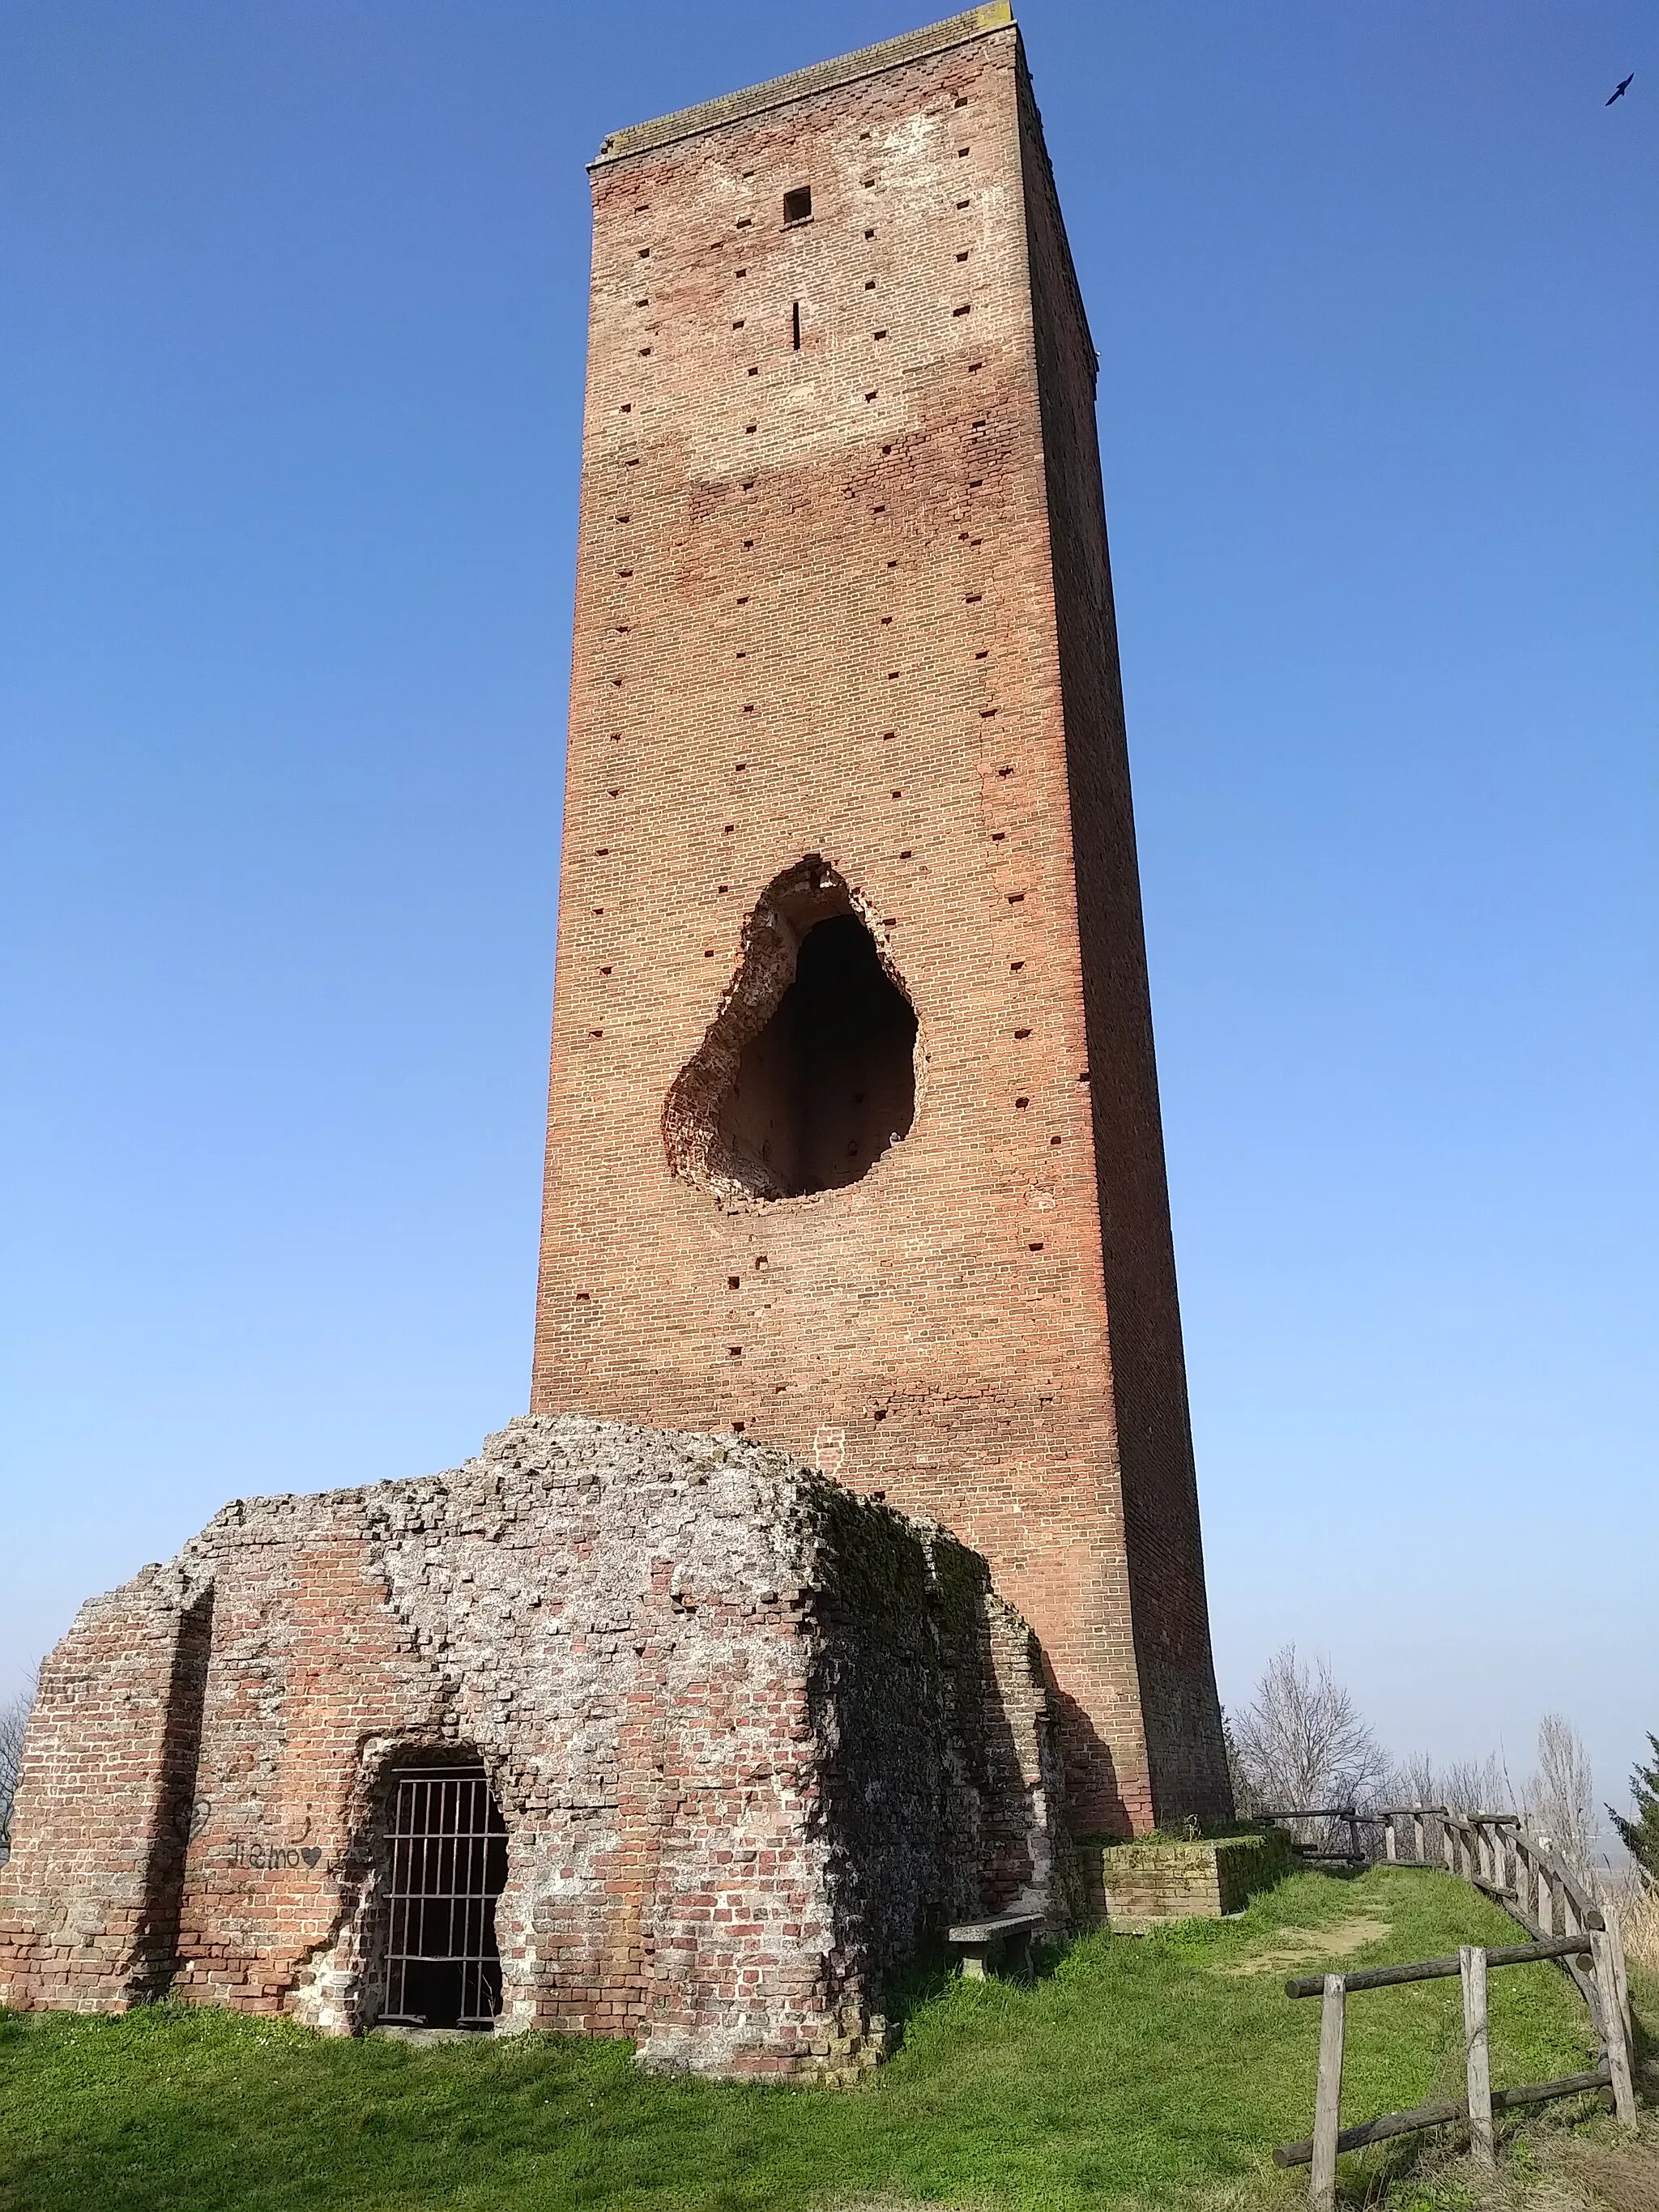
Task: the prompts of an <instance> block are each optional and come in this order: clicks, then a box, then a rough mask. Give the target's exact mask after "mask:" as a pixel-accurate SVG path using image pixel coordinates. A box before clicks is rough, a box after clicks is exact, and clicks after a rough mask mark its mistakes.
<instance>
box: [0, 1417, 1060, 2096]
mask: <svg viewBox="0 0 1659 2212" xmlns="http://www.w3.org/2000/svg"><path fill="white" fill-rule="evenodd" d="M479 1767H481V1768H482V1769H483V1775H484V1777H485V1778H487V1786H483V1787H481V1790H480V1793H479V1802H480V1803H481V1804H482V1803H483V1802H485V1801H486V1800H487V1798H488V1797H489V1796H493V1799H494V1808H495V1810H496V1811H497V1812H498V1813H499V1819H500V1826H501V1832H502V1834H503V1837H504V1843H505V1848H504V1850H500V1851H498V1852H496V1853H495V1854H494V1855H493V1863H494V1866H495V1869H496V1872H495V1887H496V1888H497V1889H498V1890H499V1894H498V1895H497V1896H495V1899H494V1900H493V1910H492V1911H489V1912H485V1913H481V1914H480V1915H479V1918H480V1921H481V1922H485V1921H487V1922H490V1923H493V1925H488V1926H483V1927H482V1928H481V1929H480V1931H479V1932H481V1933H482V1935H483V1939H484V1940H483V1942H481V1943H479V1944H477V1945H475V1946H474V1948H477V1949H478V1950H480V1951H481V1952H482V1953H483V1958H482V1960H481V1961H480V1962H479V1964H480V1970H481V1972H482V1973H483V1976H484V1978H485V1979H486V1980H487V1981H489V1988H488V1990H486V1991H485V1993H484V1996H483V2000H482V2001H477V1993H476V1992H475V1993H474V2001H473V2002H472V2003H471V2013H470V2014H469V2012H468V2009H467V2001H466V2000H465V1997H459V1996H458V1995H457V1990H456V1989H455V1988H452V1989H451V1990H449V1991H448V1993H447V1994H448V1996H449V1999H450V2002H449V2004H448V2008H447V2017H448V2018H450V2019H455V2018H457V2017H459V2018H460V2019H462V2020H465V2019H466V2018H468V2017H472V2018H476V2019H477V2020H478V2021H480V2022H481V2023H482V2022H484V2021H488V2019H489V2017H490V2016H491V2015H492V2014H493V2012H494V2011H495V2007H496V2006H497V2005H499V2008H500V2023H501V2027H504V2028H507V2029H512V2028H524V2027H547V2028H559V2029H565V2030H570V2031H580V2032H582V2033H597V2034H611V2035H631V2036H633V2037H635V2039H637V2041H638V2044H639V2047H640V2051H641V2057H642V2058H643V2059H644V2061H645V2062H646V2063H647V2064H650V2065H653V2066H667V2067H684V2068H687V2069H691V2070H694V2071H698V2072H708V2073H715V2074H747V2075H771V2076H779V2077H788V2076H802V2075H805V2076H808V2077H817V2078H823V2077H825V2076H828V2077H829V2078H832V2079H833V2078H837V2077H841V2076H844V2075H847V2074H848V2072H850V2071H853V2070H855V2069H858V2068H859V2067H860V2066H861V2065H866V2064H868V2063H872V2062H873V2060H874V2059H875V2058H876V2057H878V2056H879V2055H880V2051H881V2047H882V2038H883V2022H882V2017H881V2015H882V2008H883V2005H884V2002H885V1993H886V1991H887V1990H888V1988H889V1987H890V1983H891V1979H892V1977H893V1975H894V1973H895V1972H897V1971H898V1970H900V1969H902V1966H904V1965H905V1964H906V1963H907V1962H908V1961H909V1960H913V1959H915V1957H916V1956H917V1955H918V1954H924V1953H925V1952H926V1951H927V1948H928V1947H929V1945H930V1944H934V1943H937V1942H938V1939H939V1937H940V1936H941V1935H942V1933H943V1931H944V1929H945V1927H946V1926H947V1925H948V1924H949V1923H951V1921H952V1920H957V1919H962V1918H964V1917H965V1918H972V1917H975V1916H976V1915H978V1914H979V1913H981V1911H986V1910H991V1909H996V1908H999V1907H1004V1906H1006V1905H1010V1904H1011V1903H1012V1902H1014V1901H1016V1900H1018V1901H1020V1902H1027V1901H1030V1902H1034V1903H1035V1904H1036V1905H1037V1906H1038V1908H1039V1909H1044V1910H1047V1909H1048V1908H1049V1907H1050V1905H1051V1901H1054V1900H1056V1899H1057V1896H1058V1893H1057V1892H1056V1888H1055V1884H1056V1879H1057V1876H1058V1875H1060V1873H1061V1872H1062V1871H1063V1869H1061V1868H1060V1864H1059V1863H1058V1861H1057V1857H1056V1853H1057V1850H1061V1849H1063V1847H1062V1846H1061V1844H1060V1831H1059V1826H1058V1823H1059V1820H1060V1807H1059V1804H1058V1800H1057V1773H1056V1771H1054V1766H1053V1763H1052V1759H1051V1755H1050V1753H1049V1750H1048V1718H1047V1705H1046V1699H1045V1693H1044V1691H1043V1686H1042V1668H1041V1664H1040V1660H1039V1656H1038V1654H1037V1651H1036V1645H1035V1643H1034V1642H1033V1639H1032V1638H1031V1636H1030V1632H1029V1631H1028V1630H1027V1629H1026V1628H1025V1626H1024V1623H1023V1622H1022V1621H1020V1620H1019V1619H1018V1616H1017V1615H1016V1614H1015V1613H1013V1612H1012V1610H1011V1609H1010V1608H1009V1607H1007V1606H1006V1605H1004V1604H1003V1603H1002V1602H1001V1601H1000V1599H998V1598H997V1597H996V1596H995V1595H994V1593H993V1591H992V1589H991V1587H990V1581H989V1577H988V1575H987V1571H986V1569H985V1565H984V1562H983V1561H982V1560H981V1559H977V1558H975V1555H974V1554H973V1553H971V1552H969V1551H968V1550H966V1549H965V1548H964V1547H963V1546H962V1545H961V1544H959V1543H957V1542H956V1541H953V1540H952V1539H951V1537H949V1536H947V1535H945V1534H943V1533H942V1532H941V1531H939V1529H937V1528H931V1527H928V1526H926V1525H924V1524H921V1523H919V1522H915V1521H910V1520H907V1519H906V1518H904V1517H903V1516H902V1515H900V1514H899V1513H897V1512H896V1511H894V1510H891V1509H890V1508H889V1507H887V1506H884V1505H882V1504H878V1503H875V1502H873V1501H866V1500H862V1499H860V1498H855V1497H854V1495H853V1494H852V1493H851V1492H848V1491H847V1490H844V1489H843V1488H842V1487H841V1486H839V1485H838V1484H836V1483H833V1482H829V1481H827V1480H824V1479H823V1477H822V1476H819V1475H816V1474H810V1473H808V1472H807V1471H805V1469H802V1468H797V1467H796V1466H794V1465H793V1463H792V1462H789V1461H788V1460H787V1459H786V1458H784V1457H783V1456H782V1455H780V1454H779V1453H776V1452H774V1451H769V1450H766V1449H763V1448H762V1447H760V1446H757V1445H755V1444H751V1443H745V1442H742V1441H733V1440H731V1439H724V1440H717V1439H714V1438H710V1437H693V1436H670V1435H664V1434H660V1433H652V1432H649V1431H641V1430H637V1429H629V1428H625V1427H622V1426H619V1425H612V1424H607V1423H600V1422H594V1421H586V1420H581V1419H574V1418H569V1417H566V1418H564V1419H538V1418H537V1417H534V1416H529V1417H526V1418H525V1419H520V1420H517V1421H514V1422H513V1424H512V1425H511V1426H510V1427H508V1428H507V1429H506V1430H504V1431H502V1433H501V1435H499V1436H497V1437H491V1438H490V1439H489V1443H488V1444H487V1445H486V1446H485V1449H484V1452H483V1456H482V1457H481V1458H479V1459H477V1460H474V1461H473V1462H471V1463H470V1464H469V1465H468V1466H466V1467H464V1468H460V1469H459V1470H458V1471H457V1472H455V1473H453V1474H443V1475H435V1476H432V1477H430V1478H428V1479H425V1480H416V1481H407V1482H388V1483H380V1484H377V1485H375V1486H374V1487H372V1488H369V1489H362V1490H337V1491H330V1492H325V1493H323V1494H322V1495H321V1496H319V1497H310V1498H258V1499H252V1500H248V1501H243V1502H239V1503H238V1504H234V1505H230V1506H228V1507H227V1508H226V1509H225V1510H224V1511H223V1512H222V1514H220V1515H219V1516H218V1518H217V1519H216V1520H215V1521H214V1522H211V1523H210V1525H209V1527H208V1528H206V1529H204V1532H203V1533H202V1534H201V1535H200V1536H198V1537H197V1538H196V1539H195V1540H194V1541H192V1542H191V1544H189V1545H187V1546H186V1547H185V1550H184V1551H183V1552H182V1553H180V1554H179V1558H178V1559H175V1560H174V1561H173V1563H172V1564H171V1565H168V1566H167V1567H150V1568H146V1569H145V1571H144V1572H143V1574H141V1575H140V1576H139V1577H137V1579H136V1580H135V1581H133V1582H131V1583H128V1584H127V1585H126V1587H125V1589H119V1590H117V1591H114V1592H113V1593H112V1595H109V1596H107V1597H102V1598H97V1599H94V1600H93V1601H91V1602H90V1603H89V1604H88V1605H87V1606H85V1607H83V1608H82V1613H81V1615H80V1618H79V1619H78V1620H76V1624H75V1626H74V1628H73V1629H72V1630H71V1632H70V1634H69V1636H68V1637H67V1638H65V1639H64V1643H63V1644H60V1645H59V1646H58V1650H56V1651H55V1652H54V1653H53V1654H52V1659H51V1661H50V1662H49V1664H48V1665H47V1667H46V1670H45V1672H44V1674H43V1676H42V1680H41V1686H40V1705H39V1709H38V1713H37V1717H36V1719H35V1721H34V1723H33V1726H32V1727H31V1729H30V1731H29V1738H28V1746H27V1759H26V1765H25V1769H24V1773H23V1778H22V1786H21V1790H20V1793H19V1797H18V1805H17V1835H18V1847H17V1850H15V1853H14V1856H13V1857H12V1860H11V1862H10V1863H9V1865H8V1866H7V1867H5V1868H4V1869H0V2004H9V2005H60V2006H69V2007H75V2008H81V2009H83V2010H91V2011H110V2010H119V2009H121V2008H124V2007H125V2006H126V2005H128V2004H130V2003H131V2002H136V2001H137V2000H139V1999H142V1998H143V1997H146V1996H153V1995H155V1994H156V1993H158V1992H159V1991H161V1990H165V1989H167V1988H169V1987H171V1988H172V1990H173V1992H174V1994H176V1995H179V1996H184V1997H185V1998H188V1999H193V2000H195V2001H197V2002H210V2003H217V2004H225V2005H231V2006H235V2007H239V2008H244V2009H246V2010H251V2011H256V2012H271V2011H277V2010H284V2011H287V2012H289V2013H290V2014H291V2015H294V2016H295V2017H296V2018H298V2019H300V2020H301V2021H310V2022H312V2023H313V2024H314V2025H316V2026H318V2027H325V2028H332V2029H336V2030H338V2029H349V2028H354V2027H364V2026H368V2025H371V2024H373V2023H374V2021H375V2020H376V2018H377V2017H378V2016H379V2015H380V2014H381V2013H382V2011H383V2010H384V2009H385V2008H386V2002H387V1997H388V1991H389V1990H390V1993H391V1995H392V1999H393V2002H394V2003H395V2002H396V2001H397V2000H398V1997H399V1996H400V1995H401V1996H406V1997H407V1996H413V1995H414V1992H412V1991H407V1992H406V1991H405V1990H404V1985H403V1984H401V1983H399V1982H398V1981H397V1980H396V1979H395V1978H392V1977H391V1976H389V1975H388V1972H387V1968H388V1964H389V1963H390V1962H389V1960H388V1955H387V1954H388V1951H389V1950H392V1949H395V1948H396V1945H395V1942H394V1940H393V1931H392V1926H391V1924H390V1923H391V1919H392V1911H391V1903H390V1899H389V1896H388V1892H389V1891H392V1890H394V1889H395V1888H396V1887H397V1884H396V1882H395V1881H394V1880H393V1874H394V1869H393V1855H394V1852H395V1850H396V1847H397V1841H398V1838H397V1830H398V1825H399V1823H398V1819H397V1817H396V1814H397V1808H398V1785H399V1782H400V1779H401V1778H403V1777H404V1776H409V1775H416V1776H422V1777H426V1778H444V1777H446V1776H447V1775H453V1776H454V1777H456V1778H460V1777H462V1776H464V1775H465V1774H466V1773H467V1772H468V1771H469V1770H472V1769H476V1768H479ZM480 1857H481V1858H482V1857H483V1854H480ZM443 1880H444V1881H446V1882H447V1881H448V1880H449V1877H448V1875H447V1874H445V1875H444V1876H443ZM451 1886H452V1887H456V1886H459V1887H465V1884H459V1885H453V1884H452V1885H451ZM483 1887H486V1888H487V1887H489V1884H487V1883H486V1884H484V1885H483ZM484 1902H485V1903H486V1904H488V1903H489V1899H485V1900H484ZM1059 1904H1060V1909H1062V1910H1063V1899H1059ZM492 1939H493V1940H492ZM452 1948H453V1947H452ZM460 1948H465V1945H463V1946H461V1947H460ZM492 1951H493V1952H494V1953H495V1954H496V1955H497V1956H498V1959H499V1964H498V1965H496V1964H494V1963H493V1961H492V1959H491V1957H490V1955H489V1954H490V1953H491V1952H492ZM444 1995H445V1992H444V1991H443V1990H440V1989H437V1988H435V1987H434V1986H433V1985H431V1984H429V1983H428V1985H427V1987H426V1988H425V1990H423V1991H422V1993H421V1995H420V1996H419V1998H418V2002H416V2003H414V2004H412V2005H409V2006H408V2007H407V2009H408V2010H409V2011H410V2012H412V2013H414V2014H416V2015H417V2016H419V2017H422V2018H431V2017H434V2016H435V2015H438V2014H441V2013H442V2012H443V2009H444V2008H443V1998H444ZM422 2006H424V2007H425V2008H426V2009H424V2010H422Z"/></svg>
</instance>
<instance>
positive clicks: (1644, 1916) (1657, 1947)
mask: <svg viewBox="0 0 1659 2212" xmlns="http://www.w3.org/2000/svg"><path fill="white" fill-rule="evenodd" d="M1601 1901H1602V1904H1603V1905H1605V1906H1606V1908H1607V1911H1610V1912H1611V1913H1612V1914H1613V1917H1614V1918H1615V1919H1616V1920H1617V1921H1618V1923H1619V1933H1620V1936H1621V1938H1622V1939H1623V1942H1624V1946H1625V1957H1626V1960H1627V1961H1628V1962H1629V1964H1630V1965H1631V1966H1634V1967H1635V1968H1636V1969H1637V1970H1638V1972H1640V1973H1644V1974H1646V1975H1648V1976H1649V1977H1650V1978H1651V1979H1652V1980H1653V1981H1654V1982H1656V1983H1659V1882H1655V1881H1650V1879H1649V1878H1648V1877H1647V1875H1644V1873H1643V1872H1642V1869H1640V1868H1639V1867H1627V1868H1626V1869H1625V1870H1624V1871H1623V1873H1621V1874H1614V1875H1607V1874H1604V1875H1602V1877H1601Z"/></svg>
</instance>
